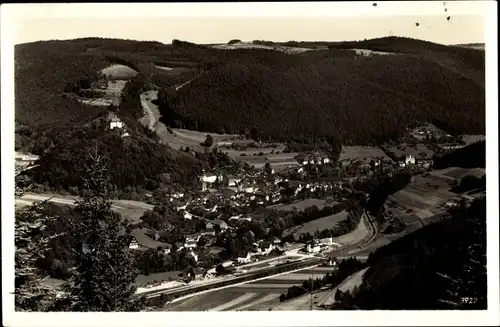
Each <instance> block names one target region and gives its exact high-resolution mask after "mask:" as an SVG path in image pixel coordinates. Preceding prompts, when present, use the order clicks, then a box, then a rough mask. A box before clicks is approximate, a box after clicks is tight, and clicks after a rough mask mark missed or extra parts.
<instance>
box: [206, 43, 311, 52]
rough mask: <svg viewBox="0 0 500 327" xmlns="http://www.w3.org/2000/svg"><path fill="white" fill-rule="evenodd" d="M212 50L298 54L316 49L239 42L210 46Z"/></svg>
mask: <svg viewBox="0 0 500 327" xmlns="http://www.w3.org/2000/svg"><path fill="white" fill-rule="evenodd" d="M212 47H213V48H216V49H223V50H238V49H267V50H276V51H281V52H284V53H288V54H299V53H304V52H307V51H314V50H316V49H311V48H301V47H287V46H282V45H274V46H269V45H262V44H254V43H251V42H239V43H234V44H215V45H212Z"/></svg>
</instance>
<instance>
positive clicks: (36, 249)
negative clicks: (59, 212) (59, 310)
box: [14, 168, 59, 311]
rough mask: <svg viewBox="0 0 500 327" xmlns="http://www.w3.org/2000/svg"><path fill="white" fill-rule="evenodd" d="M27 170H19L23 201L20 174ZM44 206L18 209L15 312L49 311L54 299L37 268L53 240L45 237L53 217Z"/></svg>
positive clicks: (18, 176) (20, 193)
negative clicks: (44, 211) (43, 209)
mask: <svg viewBox="0 0 500 327" xmlns="http://www.w3.org/2000/svg"><path fill="white" fill-rule="evenodd" d="M23 170H26V169H24V168H16V172H15V176H16V178H15V181H16V185H15V197H16V198H20V197H21V196H23V194H24V193H25V191H26V189H27V188H28V186H26V185H23V180H22V178H21V173H22V171H23ZM40 209H41V204H40V203H35V204H34V205H32V206H30V207H27V208H22V209H20V210H16V217H15V232H14V233H15V234H14V235H15V236H14V244H15V248H16V252H15V277H14V284H15V292H14V296H15V309H16V311H48V310H49V309H50V308H51V306H52V304H53V302H54V300H55V298H56V291H55V289H54V288H53V287H51V286H49V285H46V284H44V283H43V280H44V278H45V277H46V276H44V275H43V274H42V272H41V271H40V270H39V269H38V268H37V267H36V262H37V260H38V259H41V258H43V257H44V254H45V251H46V250H47V248H48V246H49V242H50V240H51V239H52V238H55V237H58V236H59V235H52V236H50V237H47V236H44V235H42V233H43V230H44V229H45V228H46V227H47V222H48V221H49V220H50V219H52V218H51V217H48V216H44V215H43V214H42V213H41V211H40Z"/></svg>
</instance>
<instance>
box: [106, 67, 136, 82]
mask: <svg viewBox="0 0 500 327" xmlns="http://www.w3.org/2000/svg"><path fill="white" fill-rule="evenodd" d="M101 73H103V74H106V75H108V76H111V77H112V78H125V79H127V78H131V77H134V76H135V75H137V71H136V70H135V69H132V68H130V67H128V66H125V65H111V66H109V67H106V68H104V69H103V70H101Z"/></svg>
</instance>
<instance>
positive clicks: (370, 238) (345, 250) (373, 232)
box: [329, 211, 378, 256]
mask: <svg viewBox="0 0 500 327" xmlns="http://www.w3.org/2000/svg"><path fill="white" fill-rule="evenodd" d="M363 219H365V222H366V223H367V225H368V228H369V230H370V233H369V235H367V236H365V237H363V238H362V239H361V240H360V241H359V242H357V243H356V244H352V245H347V246H344V247H342V248H341V249H340V250H337V251H332V252H329V254H330V255H333V256H343V255H347V254H350V252H351V251H353V250H359V251H361V250H364V249H366V248H367V247H368V246H369V245H370V244H372V243H373V242H374V241H375V240H376V239H377V238H378V230H377V227H376V226H375V224H374V223H373V221H372V220H371V219H370V216H369V214H368V213H367V212H366V211H365V213H364V216H363Z"/></svg>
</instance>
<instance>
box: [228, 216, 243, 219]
mask: <svg viewBox="0 0 500 327" xmlns="http://www.w3.org/2000/svg"><path fill="white" fill-rule="evenodd" d="M240 217H241V215H238V216H232V217H231V218H229V220H239V219H240Z"/></svg>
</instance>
